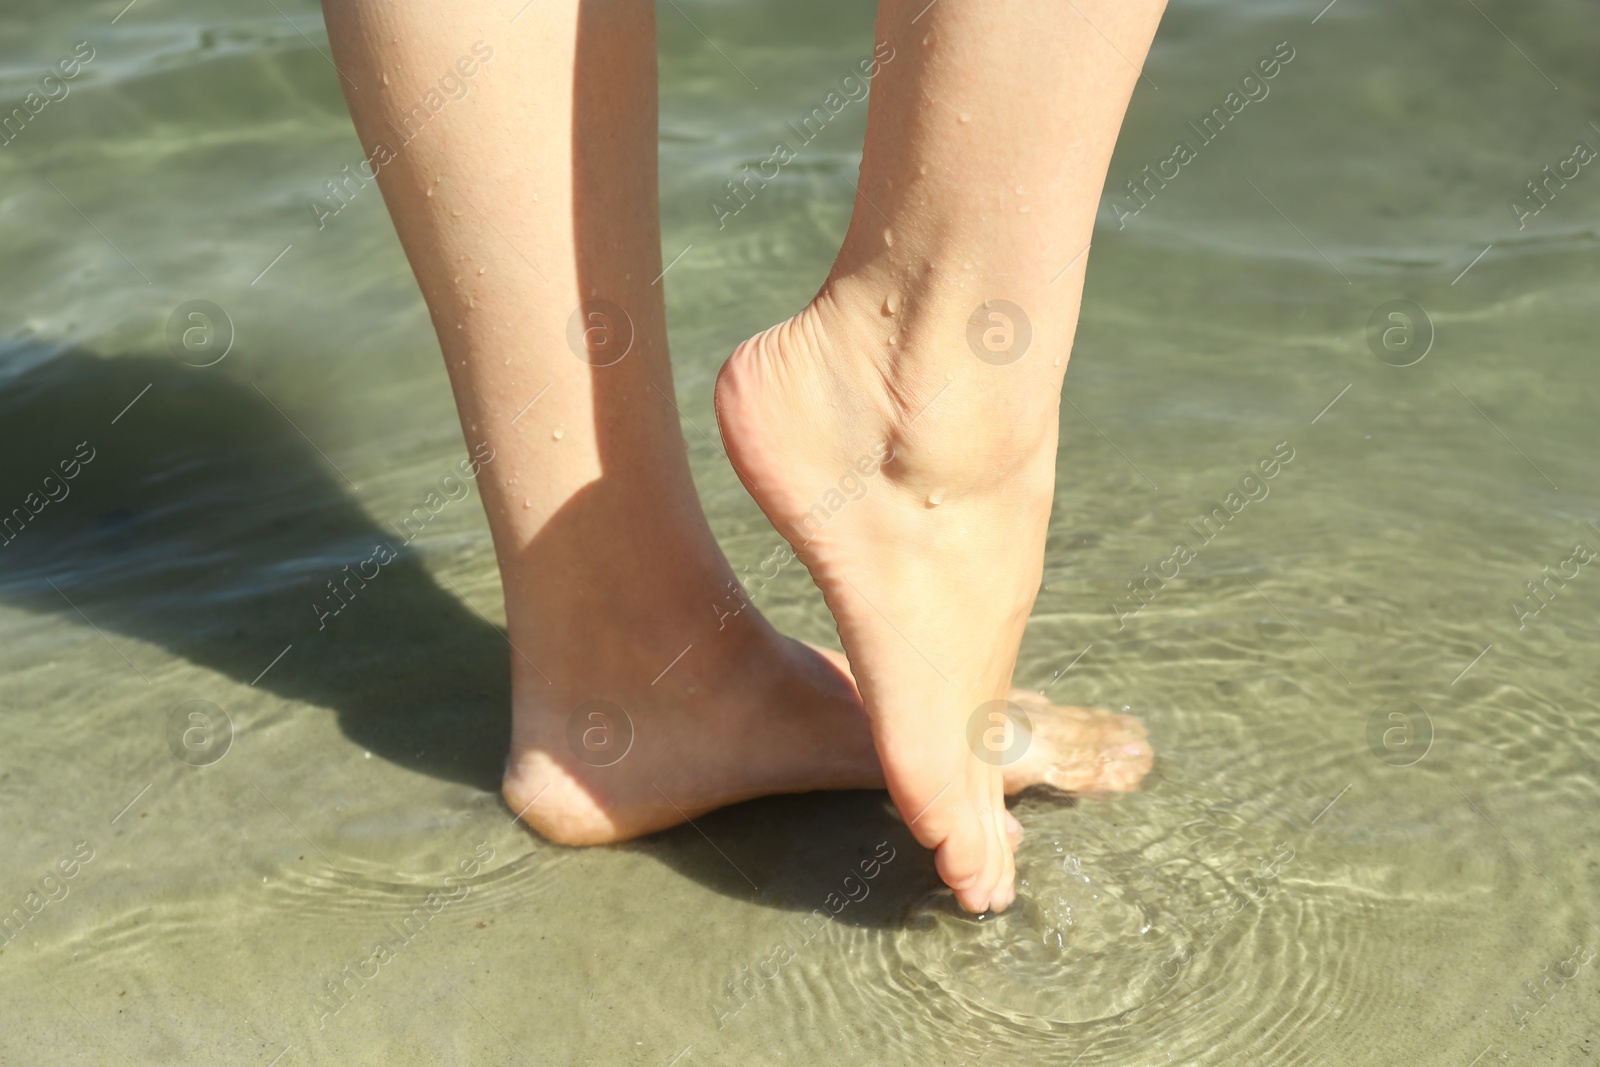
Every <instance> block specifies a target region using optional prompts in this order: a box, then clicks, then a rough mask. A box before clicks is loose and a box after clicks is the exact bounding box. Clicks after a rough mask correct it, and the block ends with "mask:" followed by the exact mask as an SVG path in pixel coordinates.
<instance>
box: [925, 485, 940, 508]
mask: <svg viewBox="0 0 1600 1067" xmlns="http://www.w3.org/2000/svg"><path fill="white" fill-rule="evenodd" d="M943 503H944V490H943V489H935V490H934V491H933V492H931V493H929V494H928V506H929V507H930V508H936V507H938V506H939V505H940V504H943Z"/></svg>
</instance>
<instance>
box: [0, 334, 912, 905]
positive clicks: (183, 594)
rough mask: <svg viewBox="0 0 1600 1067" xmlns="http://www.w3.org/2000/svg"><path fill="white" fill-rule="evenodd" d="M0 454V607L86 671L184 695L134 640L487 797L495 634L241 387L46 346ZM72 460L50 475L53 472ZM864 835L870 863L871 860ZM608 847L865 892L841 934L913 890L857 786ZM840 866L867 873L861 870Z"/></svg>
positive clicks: (907, 863)
mask: <svg viewBox="0 0 1600 1067" xmlns="http://www.w3.org/2000/svg"><path fill="white" fill-rule="evenodd" d="M17 362H20V360H19V361H17ZM13 365H16V362H13ZM147 387H148V388H147ZM135 398H137V401H136V402H135V403H133V405H132V407H128V405H129V402H130V401H134V400H135ZM124 409H126V411H124ZM119 412H122V414H121V415H120V416H119ZM113 419H116V421H115V422H114V423H113V421H112V420H113ZM89 455H92V458H90V459H88V461H87V462H84V461H83V460H82V459H81V457H83V456H89ZM0 456H3V457H4V462H3V463H0V598H3V599H4V600H5V601H6V602H7V603H8V604H10V605H13V606H17V607H21V608H23V609H25V610H27V611H29V612H34V613H37V614H40V615H50V616H67V617H69V618H71V619H72V620H74V621H77V620H78V613H79V612H81V613H82V617H83V618H84V619H86V620H88V621H89V622H90V623H91V624H92V625H93V626H95V627H96V628H98V629H99V630H100V631H102V632H103V633H104V635H105V636H106V637H107V638H108V639H109V640H110V641H111V642H114V643H115V646H116V648H120V649H121V653H119V652H118V651H117V650H116V648H113V647H112V645H110V644H107V643H104V642H100V641H99V639H98V638H96V639H95V642H96V643H95V644H94V645H90V646H88V647H89V648H91V649H93V651H92V653H91V654H92V655H95V656H99V657H101V658H102V663H103V667H102V674H103V677H105V678H106V679H108V680H113V681H114V680H115V679H117V678H118V677H119V676H121V677H124V678H125V681H126V683H127V684H128V685H132V686H137V687H141V688H142V687H144V685H145V682H144V681H143V680H141V678H140V677H139V676H138V674H136V671H139V672H143V673H144V674H145V675H148V676H152V677H153V678H154V680H155V681H156V689H157V691H158V692H159V693H160V694H161V697H162V699H170V700H171V701H172V702H173V703H174V705H175V704H176V703H178V702H179V701H181V700H184V699H189V698H192V697H203V696H205V694H203V693H182V694H177V693H172V692H170V691H168V689H167V687H165V686H163V685H162V684H161V683H160V679H159V672H160V670H161V667H162V665H161V663H160V662H159V661H155V662H152V661H151V657H150V654H149V652H148V650H144V649H141V647H140V645H138V644H135V643H133V642H130V641H127V640H123V638H135V639H137V641H138V642H143V643H145V644H154V645H159V646H161V647H162V648H164V649H166V650H167V651H168V652H169V653H170V654H172V655H173V656H176V657H180V658H182V659H186V660H188V661H190V662H192V663H195V664H197V665H199V666H202V667H205V668H207V669H209V670H212V671H216V672H218V673H221V674H224V675H227V676H228V677H230V678H232V679H234V680H235V681H238V682H240V683H243V684H251V683H252V682H253V683H254V684H255V686H256V688H258V689H263V690H266V691H267V692H270V693H272V694H274V695H275V696H277V697H280V698H282V699H284V700H288V701H293V702H296V703H298V704H304V705H312V706H315V707H319V708H328V709H331V710H332V711H333V713H334V714H336V715H337V716H338V719H339V725H340V727H341V729H342V730H343V732H344V733H345V734H346V735H347V736H348V737H349V738H350V739H351V741H352V742H354V743H356V744H359V745H361V746H362V747H363V748H365V749H367V750H368V751H370V752H372V753H373V754H374V755H377V756H380V757H382V758H384V759H387V760H390V761H392V762H394V763H397V764H400V765H402V766H405V767H408V768H411V769H413V770H416V771H419V772H421V773H424V774H428V775H431V776H434V777H437V778H441V779H444V780H448V781H454V782H460V783H464V784H467V785H471V786H473V787H476V788H479V789H483V790H486V791H498V789H499V782H500V775H501V771H502V768H503V763H504V758H505V753H506V751H507V747H508V741H509V731H510V708H511V690H510V678H509V670H508V659H507V657H508V655H509V653H508V650H507V645H506V640H505V636H504V635H503V633H502V632H501V631H500V630H499V628H497V627H495V626H492V625H490V624H489V623H487V622H485V621H484V620H483V618H481V617H480V616H479V615H477V614H476V612H475V611H474V610H473V609H472V608H471V607H468V606H465V605H463V604H462V603H461V601H460V600H459V599H458V598H457V596H456V595H455V593H454V592H453V591H451V590H448V589H442V588H441V587H440V586H439V585H438V584H437V583H436V582H435V580H434V579H433V577H432V576H431V575H430V574H429V573H428V572H427V571H426V570H425V569H424V567H423V566H422V564H421V562H420V561H419V560H418V558H417V557H416V555H415V554H414V553H412V552H411V551H409V550H407V549H405V548H404V547H403V539H402V538H401V537H399V536H398V535H397V534H396V532H395V531H394V530H393V529H386V528H385V527H384V526H381V525H380V524H378V523H377V522H375V521H374V520H373V519H372V518H371V517H370V516H369V515H368V514H367V513H366V512H365V511H363V510H362V508H361V507H360V506H359V505H358V504H357V503H356V502H355V501H354V499H352V498H351V497H350V495H349V494H348V491H347V489H346V487H345V485H344V484H343V482H342V480H341V479H340V476H339V475H338V474H336V473H335V472H334V471H333V470H332V468H330V467H329V465H328V463H327V461H326V460H324V459H323V458H322V457H321V456H319V455H318V454H317V453H316V451H315V450H314V449H313V448H312V447H311V446H310V445H309V444H307V442H306V441H305V439H304V438H302V437H301V436H300V435H299V433H298V432H297V431H296V430H295V428H294V427H293V426H292V425H291V424H290V423H289V422H288V420H287V419H286V418H285V416H284V414H283V413H281V412H279V411H277V410H275V409H274V408H273V406H272V404H271V402H269V401H268V400H267V399H266V397H265V396H264V395H263V394H261V393H259V392H257V391H256V389H254V388H253V387H252V386H250V385H248V384H245V383H242V382H241V381H239V380H238V379H237V378H232V377H229V376H228V374H227V373H226V372H224V371H222V370H220V369H219V368H213V369H207V370H196V369H192V368H189V367H186V366H183V365H182V364H178V363H176V362H175V361H174V360H173V359H171V358H170V357H167V356H142V355H127V356H116V357H102V356H97V355H93V354H89V353H84V352H70V353H67V354H64V355H58V356H56V357H54V358H50V359H47V360H44V361H42V362H39V363H37V365H36V366H34V367H33V369H31V370H29V371H27V372H26V373H24V374H21V375H19V376H16V377H13V378H11V379H9V380H6V381H4V382H3V383H0ZM75 460H76V461H77V466H76V471H75V476H74V477H72V478H70V479H68V478H67V477H66V476H65V471H64V470H63V469H62V467H61V463H62V461H67V462H68V469H72V464H73V461H75ZM440 473H443V466H441V472H440ZM430 488H433V486H432V485H419V486H418V487H417V493H416V495H417V497H418V498H419V499H420V498H421V497H422V496H423V495H424V494H425V493H426V492H427V491H428V490H429V489H430ZM52 497H60V499H51V498H52ZM410 503H411V501H409V500H408V501H407V502H406V506H409V504H410ZM461 506H472V507H477V506H478V505H477V504H476V503H471V504H470V505H468V504H466V503H463V504H462V505H461ZM379 544H384V545H389V546H391V547H393V548H394V549H395V550H396V551H397V552H398V556H397V558H395V559H394V561H393V562H390V563H387V564H384V565H383V566H382V567H381V568H380V570H379V574H378V577H376V578H374V579H372V580H370V581H368V582H366V583H365V586H364V587H362V586H360V585H358V584H356V583H353V582H352V583H351V585H350V586H348V587H347V588H349V589H352V590H354V592H353V595H352V597H351V599H350V602H349V605H348V607H346V608H345V609H344V610H343V611H342V612H341V613H340V614H339V615H338V616H336V617H332V618H329V619H327V620H326V625H325V626H324V625H321V620H320V619H319V615H318V611H317V609H316V608H315V607H314V606H313V605H322V607H323V609H324V610H326V609H327V606H328V605H330V604H332V603H335V601H333V600H332V597H331V595H330V594H329V592H328V589H327V586H326V583H327V582H328V581H330V580H333V581H335V582H342V581H343V580H344V579H345V578H346V577H347V576H348V575H349V574H350V573H351V571H355V570H356V569H357V564H358V563H359V562H360V561H363V560H367V559H369V558H370V557H371V556H372V555H373V550H374V547H375V546H376V545H379ZM346 565H349V567H350V571H346V570H345V569H344V568H345V567H346ZM368 573H371V570H370V568H368ZM52 583H53V587H52ZM485 606H486V605H485ZM286 647H288V648H289V651H288V652H287V653H285V654H284V655H283V656H282V658H281V659H277V660H276V662H274V660H275V658H276V657H278V656H279V654H280V653H282V652H283V651H284V649H285V648H286ZM122 654H126V655H127V656H128V658H129V660H131V664H129V663H124V662H123V661H122V659H121V655H122ZM269 667H270V669H269ZM263 671H265V673H264V674H263ZM6 713H7V714H31V713H34V709H26V708H15V709H10V710H8V711H7V712H6ZM708 842H714V844H709V843H708ZM880 844H881V845H884V846H886V847H887V849H888V850H889V851H892V853H893V855H894V857H895V858H894V859H893V860H892V861H891V862H890V863H887V864H882V863H877V864H874V860H881V859H882V856H883V854H884V850H883V849H882V848H880ZM622 847H624V848H627V849H629V850H633V851H638V852H641V853H643V854H646V855H650V856H652V857H654V858H656V859H658V860H659V861H660V862H662V863H665V864H667V865H668V866H670V867H672V868H674V869H675V870H678V871H679V872H680V873H682V874H684V875H685V876H686V877H689V878H692V879H694V880H695V881H697V882H699V883H701V884H703V885H705V886H708V887H710V888H712V889H715V890H718V891H720V892H723V893H726V894H727V895H729V896H732V897H736V898H739V899H742V900H750V899H752V898H754V899H757V900H759V901H761V902H762V903H763V904H765V905H767V906H769V907H774V908H778V909H781V910H788V911H797V912H803V913H811V912H812V911H813V910H814V909H823V910H825V911H827V910H830V909H831V907H834V906H840V902H841V901H843V900H845V899H846V898H848V897H851V896H852V894H858V893H861V892H862V886H863V885H865V886H866V887H867V889H868V890H869V891H870V895H869V896H868V897H867V898H865V899H862V900H859V901H856V900H851V902H850V903H848V904H844V905H843V906H842V910H841V911H840V912H839V916H838V919H839V921H840V922H844V923H846V924H847V925H880V924H885V923H892V922H894V921H896V920H897V918H898V916H899V915H900V914H901V913H902V912H903V910H904V908H905V906H906V904H907V903H908V902H909V901H910V900H912V899H914V898H916V897H917V896H919V895H920V894H921V893H922V892H923V891H924V890H926V889H927V888H929V887H931V886H933V885H936V884H937V877H936V876H935V875H934V874H933V872H932V868H931V864H930V863H929V861H928V858H927V855H926V853H925V852H924V851H923V850H922V849H920V848H919V847H918V846H917V845H916V843H915V842H914V841H913V840H912V838H911V836H910V834H909V833H908V832H907V831H906V829H905V827H904V826H903V825H901V824H900V822H899V821H898V820H897V819H895V818H894V817H893V816H892V815H891V814H889V813H888V811H887V808H886V805H885V802H884V798H883V794H881V793H869V792H855V793H833V794H810V795H806V796H801V797H772V798H768V799H764V800H757V801H752V802H750V803H747V804H740V805H736V806H734V807H732V808H727V809H723V810H721V811H717V812H713V813H711V814H709V815H707V816H704V817H703V818H700V819H697V820H696V825H695V826H693V827H691V826H681V827H678V828H676V829H673V830H668V831H665V832H663V833H660V834H655V835H652V836H651V837H649V838H646V839H644V840H642V841H638V842H634V843H632V844H629V845H625V846H622ZM863 861H865V862H866V863H867V864H868V867H869V869H872V870H876V871H878V873H877V875H876V880H875V881H871V882H870V883H869V882H866V881H864V880H863V879H862V877H861V875H862V870H861V864H862V862H863ZM830 902H831V903H830Z"/></svg>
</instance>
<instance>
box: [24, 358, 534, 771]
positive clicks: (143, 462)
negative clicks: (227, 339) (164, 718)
mask: <svg viewBox="0 0 1600 1067" xmlns="http://www.w3.org/2000/svg"><path fill="white" fill-rule="evenodd" d="M147 386H148V387H149V388H148V389H146V387H147ZM141 391H142V392H143V395H142V396H141V395H140V394H141ZM135 397H138V401H137V402H136V403H134V404H133V406H132V407H131V408H128V410H127V411H126V413H124V414H122V415H121V416H120V417H118V413H119V412H122V410H123V409H124V408H125V407H127V405H128V404H129V402H130V401H133V400H134V398H135ZM113 418H116V419H117V421H116V423H115V424H113V423H112V419H113ZM91 449H92V456H93V458H92V459H91V460H90V461H89V462H88V463H86V464H83V465H82V466H81V469H79V470H78V471H77V476H76V477H75V478H73V479H71V480H70V481H66V480H64V479H63V478H62V477H61V476H62V474H63V471H62V470H61V468H60V464H61V462H62V461H63V460H67V461H71V460H73V459H74V456H75V454H79V455H85V454H90V451H89V450H91ZM0 455H4V456H5V457H6V459H5V463H4V469H3V472H0V502H3V503H0V509H4V510H3V512H0V530H3V533H0V540H4V538H6V537H10V538H11V540H9V541H7V542H6V543H5V544H4V545H0V581H3V583H4V584H3V586H0V590H3V594H4V596H5V597H6V599H7V600H9V601H11V602H12V603H15V604H17V605H19V606H21V607H24V608H26V609H28V610H30V611H34V612H39V613H42V614H54V615H60V614H66V615H68V616H72V617H74V618H76V616H77V612H76V611H74V610H73V607H72V606H71V605H69V604H68V602H67V598H71V602H72V605H76V608H77V609H78V610H81V611H82V613H83V615H84V616H85V617H86V618H88V619H89V620H92V621H93V623H94V624H95V625H96V626H98V627H100V628H101V629H102V630H105V631H106V632H107V633H108V634H125V635H128V636H131V637H134V638H137V639H138V640H140V641H145V642H150V643H153V644H158V645H161V646H162V647H164V648H166V649H167V650H168V651H170V652H171V653H172V654H173V655H174V656H178V657H181V658H183V659H186V660H189V661H190V662H192V663H195V664H197V665H200V666H202V667H205V668H207V669H209V670H213V671H216V672H218V673H221V674H225V675H227V676H228V677H230V678H233V679H235V680H237V681H239V682H242V683H245V684H248V683H250V682H252V681H254V680H255V679H256V678H257V677H258V676H261V675H262V671H263V670H266V669H267V667H268V665H269V664H272V663H273V660H274V657H276V656H278V654H279V653H280V652H282V651H283V650H284V648H285V647H286V646H289V645H291V644H292V646H293V647H292V648H291V649H290V651H289V652H288V653H287V654H286V655H285V656H284V657H283V659H281V660H279V661H278V662H277V663H276V664H275V665H273V666H272V668H271V669H270V670H266V674H265V676H261V678H260V681H259V683H257V687H258V688H262V689H265V690H267V691H269V692H271V693H273V694H275V695H277V696H279V697H282V698H283V699H285V700H292V701H296V702H299V703H304V704H311V705H315V706H319V707H325V708H331V709H333V710H334V711H335V712H336V713H337V714H338V716H339V721H340V725H341V726H342V728H343V729H344V731H345V733H347V734H348V735H349V736H350V738H351V740H353V741H354V742H356V743H357V744H360V745H361V746H363V747H364V748H366V749H368V750H370V751H372V752H373V753H374V754H376V755H381V756H383V757H385V758H387V759H389V760H392V761H394V762H396V763H399V764H402V765H405V766H407V767H411V768H413V769H416V770H419V771H422V772H424V773H427V774H431V775H435V776H437V777H440V778H444V779H447V780H450V781H455V782H462V783H466V784H469V785H472V786H476V787H478V788H482V789H487V790H493V789H496V788H497V786H498V782H499V777H500V770H501V766H502V762H503V759H504V754H505V750H506V744H507V741H506V739H507V736H508V729H509V726H508V709H509V707H510V682H509V679H508V677H507V672H506V642H505V638H504V637H503V636H502V635H501V633H500V632H499V630H497V629H496V628H495V627H493V626H491V625H489V624H488V623H486V622H484V621H483V619H482V618H480V617H479V616H478V615H477V614H476V613H474V612H473V610H472V609H471V608H470V607H468V606H466V605H464V604H462V603H461V602H460V601H459V600H458V599H457V598H456V597H455V596H454V595H453V594H451V593H449V592H448V591H446V590H444V589H441V588H440V586H439V585H438V584H437V583H436V582H435V581H434V579H433V577H432V576H431V575H430V574H429V573H428V572H427V570H426V569H425V568H424V567H423V566H422V564H421V562H420V560H419V559H418V558H417V556H416V555H415V554H414V553H412V552H408V551H406V550H404V549H403V548H402V540H403V539H402V538H400V537H399V536H397V535H396V533H395V532H394V531H393V530H385V529H383V528H381V527H380V526H379V525H378V524H377V523H375V522H374V521H373V520H372V518H370V517H369V516H368V515H367V513H366V512H365V511H363V510H362V508H361V507H360V506H359V505H358V504H357V503H356V502H355V500H353V499H352V498H351V497H350V496H349V495H348V494H347V493H346V492H345V488H344V485H343V483H342V482H341V481H340V480H339V479H338V476H337V475H335V474H333V473H332V472H331V471H330V470H329V468H328V466H327V464H326V462H325V461H324V460H323V459H322V458H321V457H320V456H318V455H317V454H316V452H315V451H314V450H313V449H312V448H311V447H310V446H309V445H308V444H307V443H306V441H305V439H304V438H302V437H300V436H299V434H298V433H297V432H296V431H295V430H294V428H293V427H292V426H290V425H289V423H288V422H287V421H286V420H285V418H284V416H283V415H282V414H280V413H279V412H278V411H276V410H274V409H273V407H272V405H271V403H270V402H268V401H267V400H266V399H265V398H264V397H263V395H262V394H261V393H259V392H257V391H256V390H255V389H254V388H253V387H252V386H250V385H249V384H245V383H242V382H240V381H238V380H237V379H236V378H232V377H230V376H228V375H227V374H226V373H225V372H220V369H208V370H196V369H193V368H189V367H187V366H184V365H182V364H180V363H178V362H177V361H175V360H173V359H172V358H171V357H167V356H160V357H156V356H139V355H133V356H120V357H114V358H107V357H100V356H95V355H90V354H86V353H82V352H71V353H67V354H65V355H61V356H58V357H56V358H54V359H51V360H49V361H47V362H44V363H42V364H39V365H37V366H35V367H34V368H33V369H32V370H31V371H29V372H27V373H25V374H23V375H21V376H20V377H15V378H11V379H10V380H8V381H6V382H5V383H4V384H3V385H0ZM69 469H70V466H69ZM52 472H54V473H55V478H54V479H52V480H51V481H49V482H46V478H47V476H49V475H50V474H51V473H52ZM63 492H65V494H66V495H65V496H64V498H63V499H61V500H59V501H49V502H46V503H43V505H42V507H41V502H42V501H48V500H49V496H50V495H51V494H54V495H57V496H60V495H61V494H62V493H63ZM29 494H35V495H34V496H32V497H30V495H29ZM419 495H420V493H419ZM32 508H40V510H39V512H38V514H37V515H31V514H30V512H31V510H32ZM19 509H20V510H19ZM23 518H27V520H28V521H27V522H26V523H25V524H24V523H23V522H22V519H23ZM8 520H9V522H8ZM19 527H20V529H19ZM380 542H381V543H385V544H387V545H390V546H393V547H394V548H395V549H397V550H399V556H398V558H397V559H395V560H394V561H393V562H391V563H389V564H387V565H385V566H383V567H382V568H381V570H380V571H379V573H378V575H377V577H376V578H374V579H373V580H372V581H371V582H369V583H366V587H365V588H361V587H360V583H359V582H353V583H352V584H351V585H350V586H349V588H351V589H353V590H355V593H354V597H353V599H352V601H351V602H350V604H349V606H348V607H347V608H345V610H344V611H343V612H342V613H341V614H340V615H337V616H333V617H330V618H328V619H327V620H326V625H325V626H324V625H323V623H322V621H321V620H319V617H318V614H317V612H316V610H315V609H314V608H313V606H312V605H313V604H314V603H322V604H327V603H329V602H330V601H331V596H330V594H329V592H328V589H327V587H326V584H325V583H326V582H328V581H329V580H333V579H341V580H342V579H344V578H345V576H346V575H347V574H348V573H350V572H347V571H345V570H344V569H343V568H344V567H345V566H346V565H349V566H350V567H351V569H352V571H353V570H355V569H356V566H357V564H358V563H359V562H360V561H363V560H366V559H368V558H369V557H371V556H372V555H373V551H374V548H375V547H376V546H377V545H378V544H379V543H380ZM369 573H370V568H369ZM51 582H53V583H54V584H55V586H57V587H58V588H59V590H60V591H59V592H58V591H57V590H56V589H52V588H51V585H50V583H51ZM124 651H125V652H126V654H127V655H128V656H129V658H130V659H131V660H132V661H133V663H134V666H135V668H137V669H139V670H142V671H143V672H144V673H145V674H147V675H148V674H150V673H151V672H152V671H154V670H156V669H157V668H158V665H155V664H140V663H139V661H138V657H137V648H136V647H135V648H132V649H128V648H126V646H124ZM96 654H97V655H104V656H107V657H110V659H111V662H110V663H109V664H108V665H107V668H106V675H107V677H108V678H115V677H117V676H118V674H119V672H125V675H126V679H127V680H128V682H129V683H130V684H133V685H143V684H144V683H143V682H142V681H141V680H140V678H139V677H138V676H136V674H135V673H134V669H133V668H129V667H128V666H126V665H125V664H122V663H120V662H118V660H119V659H120V657H119V656H118V655H117V653H116V652H114V651H113V650H112V649H111V648H110V647H107V646H104V645H102V646H101V648H100V649H99V651H98V652H97V653H96ZM163 688H166V687H164V686H162V685H161V684H160V683H159V682H157V689H158V690H160V689H163ZM163 695H164V696H165V695H171V696H172V698H173V701H174V703H176V702H177V701H178V700H182V699H188V698H190V697H193V696H196V695H200V694H182V695H176V694H163Z"/></svg>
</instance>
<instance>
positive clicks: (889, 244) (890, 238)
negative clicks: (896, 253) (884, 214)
mask: <svg viewBox="0 0 1600 1067" xmlns="http://www.w3.org/2000/svg"><path fill="white" fill-rule="evenodd" d="M883 244H884V247H885V248H893V247H894V231H893V230H891V229H889V227H887V226H885V227H884V228H883Z"/></svg>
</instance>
